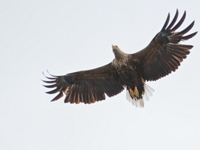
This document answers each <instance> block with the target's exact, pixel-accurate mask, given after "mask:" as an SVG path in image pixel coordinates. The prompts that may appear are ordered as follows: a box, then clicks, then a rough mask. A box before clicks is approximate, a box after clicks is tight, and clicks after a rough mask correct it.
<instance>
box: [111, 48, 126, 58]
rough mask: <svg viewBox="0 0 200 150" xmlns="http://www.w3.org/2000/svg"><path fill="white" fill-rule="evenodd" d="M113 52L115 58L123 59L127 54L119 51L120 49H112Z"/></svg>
mask: <svg viewBox="0 0 200 150" xmlns="http://www.w3.org/2000/svg"><path fill="white" fill-rule="evenodd" d="M113 52H114V54H115V58H116V59H117V60H121V59H124V58H125V57H126V56H127V54H126V53H124V52H123V51H121V50H120V49H113Z"/></svg>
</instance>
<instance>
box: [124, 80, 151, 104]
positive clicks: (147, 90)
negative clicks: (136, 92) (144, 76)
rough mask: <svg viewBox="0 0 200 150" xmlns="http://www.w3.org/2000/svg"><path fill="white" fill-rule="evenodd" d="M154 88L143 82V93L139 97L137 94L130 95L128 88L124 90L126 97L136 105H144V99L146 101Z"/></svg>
mask: <svg viewBox="0 0 200 150" xmlns="http://www.w3.org/2000/svg"><path fill="white" fill-rule="evenodd" d="M153 92H154V89H153V88H151V87H150V86H148V85H147V84H145V83H144V93H143V94H142V97H141V98H138V97H137V96H134V97H133V96H131V93H130V91H129V89H127V90H126V99H127V100H128V101H129V102H131V103H132V104H133V105H135V106H136V107H144V100H146V101H148V100H149V97H150V96H152V93H153Z"/></svg>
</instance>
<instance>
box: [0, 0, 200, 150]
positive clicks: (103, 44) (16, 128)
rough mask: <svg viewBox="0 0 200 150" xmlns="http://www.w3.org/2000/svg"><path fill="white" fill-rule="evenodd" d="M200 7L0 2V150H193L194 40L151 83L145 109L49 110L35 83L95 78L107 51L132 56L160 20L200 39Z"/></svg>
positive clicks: (122, 104) (198, 82) (198, 137)
mask: <svg viewBox="0 0 200 150" xmlns="http://www.w3.org/2000/svg"><path fill="white" fill-rule="evenodd" d="M199 6H200V1H199V0H193V1H192V0H191V1H188V0H176V1H174V0H168V1H161V0H159V1H155V0H154V1H142V0H138V1H136V0H129V1H128V0H118V1H114V0H101V1H100V0H95V1H94V0H84V1H83V0H82V1H81V0H55V1H54V0H34V1H33V0H29V1H28V0H6V1H5V0H1V1H0V52H1V54H0V71H1V75H0V76H1V78H0V83H1V86H0V89H1V94H0V101H1V105H0V115H1V116H0V149H2V150H3V149H4V150H13V149H19V150H27V149H28V150H66V149H67V150H80V149H82V150H86V149H87V150H122V149H124V150H133V149H137V150H146V149H154V150H161V149H162V150H169V149H181V150H199V149H200V98H199V94H200V69H199V64H200V60H199V57H200V42H199V41H200V40H199V34H197V35H196V36H195V37H194V38H193V39H191V40H189V41H185V43H187V44H191V45H194V48H193V49H192V50H191V53H190V55H189V56H188V57H187V59H186V60H184V62H183V63H182V64H181V66H180V68H179V69H178V70H177V71H176V72H175V73H172V74H170V75H168V76H167V77H164V78H162V79H160V80H158V81H156V82H148V83H147V84H148V85H150V86H151V87H152V88H153V89H154V90H155V92H154V93H153V96H152V97H151V98H150V100H149V101H148V102H145V107H144V108H136V107H134V106H132V105H131V104H130V103H129V102H128V101H127V100H126V93H125V91H123V92H122V93H120V94H119V95H117V96H114V97H112V98H107V99H106V100H105V101H102V102H98V103H95V104H91V105H85V104H79V105H75V104H74V105H72V104H65V103H63V101H64V98H62V99H60V100H59V101H56V102H52V103H51V102H50V100H51V99H52V98H53V97H54V95H48V94H46V93H45V92H46V91H48V89H46V88H44V87H43V86H42V84H43V83H42V81H41V79H45V78H44V76H43V74H42V72H44V73H45V74H47V70H48V71H49V72H50V73H52V74H54V75H64V74H67V73H70V72H74V71H79V70H86V69H92V68H96V67H99V66H102V65H105V64H107V63H109V62H111V61H112V60H113V58H114V55H113V52H112V48H111V45H112V44H116V45H118V46H119V47H120V48H121V49H122V50H123V51H125V52H127V53H134V52H137V51H138V50H141V49H142V48H144V47H146V46H147V44H148V43H149V42H150V41H151V40H152V38H153V37H154V36H155V34H156V33H157V32H158V31H160V29H161V28H162V26H163V24H164V21H165V19H166V17H167V13H168V12H170V13H171V16H172V17H173V16H174V14H175V11H176V9H179V12H180V13H179V17H180V16H181V15H182V14H183V12H184V10H186V11H187V16H186V20H185V22H184V24H183V25H182V27H181V28H180V30H181V29H183V28H184V27H186V26H187V25H189V24H190V23H191V22H192V21H193V20H195V21H196V22H195V25H194V28H193V29H192V31H190V32H191V33H192V32H195V31H199V29H200V16H199V15H200V9H199Z"/></svg>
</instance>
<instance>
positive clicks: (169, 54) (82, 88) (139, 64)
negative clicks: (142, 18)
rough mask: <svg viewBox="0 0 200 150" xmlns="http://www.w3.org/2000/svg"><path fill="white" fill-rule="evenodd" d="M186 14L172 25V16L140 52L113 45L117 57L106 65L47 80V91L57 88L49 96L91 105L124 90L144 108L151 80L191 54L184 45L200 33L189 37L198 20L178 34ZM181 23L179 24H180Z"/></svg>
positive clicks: (176, 16)
mask: <svg viewBox="0 0 200 150" xmlns="http://www.w3.org/2000/svg"><path fill="white" fill-rule="evenodd" d="M185 17H186V11H185V12H184V14H183V16H182V17H181V19H180V20H179V21H178V22H177V18H178V10H176V13H175V16H174V18H173V19H172V21H171V22H170V23H169V20H170V14H169V13H168V16H167V19H166V21H165V23H164V25H163V27H162V29H161V30H160V32H158V33H157V34H156V35H155V37H154V38H153V39H152V41H151V42H150V43H149V45H147V47H145V48H144V49H142V50H140V51H139V52H137V53H133V54H127V53H125V52H123V51H122V50H121V49H120V48H119V47H118V46H117V45H112V50H113V53H114V56H115V58H114V59H113V61H111V62H110V63H108V64H106V65H105V66H102V67H99V68H96V69H92V70H86V71H78V72H74V73H68V74H66V75H61V76H54V75H50V77H47V76H46V78H47V79H48V80H47V81H44V82H45V83H46V84H47V85H44V86H45V87H47V88H54V89H53V90H51V91H49V92H47V93H48V94H54V93H58V94H57V95H56V96H55V97H54V98H53V99H52V100H51V101H56V100H58V99H60V98H61V97H62V96H64V95H65V99H64V102H65V103H76V104H79V103H85V104H91V103H94V102H97V101H102V100H105V99H106V96H105V95H107V96H108V97H112V96H114V95H116V94H118V93H120V92H122V91H123V90H124V89H126V92H127V95H126V96H127V99H128V100H129V101H131V102H132V103H133V104H134V105H136V106H140V107H143V106H144V99H146V100H148V97H149V96H151V93H152V92H153V89H152V88H151V87H149V86H148V85H147V84H146V82H147V81H155V80H158V79H160V78H162V77H164V76H166V75H168V74H170V73H171V72H173V71H175V70H176V69H178V67H179V66H180V63H181V62H182V61H183V59H185V58H186V57H187V55H188V54H189V53H190V49H191V48H192V47H193V46H192V45H185V44H180V42H181V41H185V40H188V39H190V38H192V37H193V36H195V35H196V34H197V32H194V33H191V34H188V35H185V34H186V33H187V32H188V31H190V29H191V28H192V27H193V25H194V21H193V22H192V23H191V24H190V25H189V26H188V27H187V28H185V29H184V30H182V31H176V30H177V29H178V28H179V27H180V26H181V25H182V23H183V22H184V20H185ZM176 22H177V23H176Z"/></svg>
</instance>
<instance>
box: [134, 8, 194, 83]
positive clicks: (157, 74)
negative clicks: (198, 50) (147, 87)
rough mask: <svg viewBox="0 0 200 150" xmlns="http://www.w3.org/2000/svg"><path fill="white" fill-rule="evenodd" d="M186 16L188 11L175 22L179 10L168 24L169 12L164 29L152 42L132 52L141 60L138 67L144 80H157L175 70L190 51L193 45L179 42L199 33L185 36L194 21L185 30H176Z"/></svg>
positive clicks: (135, 57)
mask: <svg viewBox="0 0 200 150" xmlns="http://www.w3.org/2000/svg"><path fill="white" fill-rule="evenodd" d="M185 17H186V11H185V12H184V14H183V16H182V17H181V19H180V20H179V21H178V23H177V24H175V23H176V21H177V18H178V10H177V11H176V14H175V16H174V18H173V19H172V22H171V23H170V24H169V26H167V25H168V23H169V19H170V15H169V14H168V16H167V19H166V21H165V23H164V26H163V28H162V30H161V31H160V32H159V33H158V34H157V35H156V36H155V37H154V38H153V40H152V41H151V42H150V44H149V45H148V46H147V47H146V48H144V49H143V50H141V51H139V52H138V53H135V54H132V57H133V59H137V60H139V62H140V65H139V67H138V69H139V70H140V72H141V75H142V77H143V78H144V80H147V81H151V80H157V79H159V78H161V77H164V76H166V75H168V74H169V73H171V72H172V71H175V70H176V69H177V68H178V66H180V63H181V62H182V61H183V59H185V58H186V57H187V55H188V54H189V53H190V49H191V48H192V47H193V46H192V45H184V44H180V43H179V42H180V41H183V40H188V39H190V38H192V37H193V36H195V35H196V34H197V32H194V33H192V34H189V35H186V36H185V34H186V33H188V32H189V31H190V30H191V29H192V27H193V26H194V21H193V22H192V23H191V24H190V25H189V26H187V27H186V28H185V29H184V30H182V31H180V32H175V31H176V30H177V29H178V28H179V27H180V26H181V25H182V23H183V22H184V20H185Z"/></svg>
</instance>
